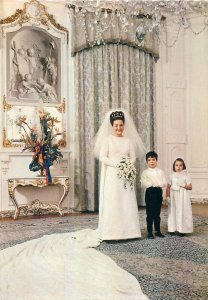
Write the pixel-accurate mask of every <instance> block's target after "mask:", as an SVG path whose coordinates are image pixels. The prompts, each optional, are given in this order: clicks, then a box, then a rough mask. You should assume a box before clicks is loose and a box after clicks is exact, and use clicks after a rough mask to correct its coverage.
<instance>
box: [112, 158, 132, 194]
mask: <svg viewBox="0 0 208 300" xmlns="http://www.w3.org/2000/svg"><path fill="white" fill-rule="evenodd" d="M117 170H118V173H117V175H118V177H119V178H121V179H123V181H124V188H125V189H127V183H128V184H129V185H130V187H131V189H133V187H134V184H135V180H136V168H135V166H134V165H133V164H132V163H131V161H130V159H129V158H122V160H121V161H120V163H119V164H118V165H117Z"/></svg>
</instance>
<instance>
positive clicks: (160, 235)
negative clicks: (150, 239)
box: [155, 231, 165, 238]
mask: <svg viewBox="0 0 208 300" xmlns="http://www.w3.org/2000/svg"><path fill="white" fill-rule="evenodd" d="M155 235H156V236H158V237H160V238H164V237H165V236H164V234H162V233H161V232H160V231H159V232H155Z"/></svg>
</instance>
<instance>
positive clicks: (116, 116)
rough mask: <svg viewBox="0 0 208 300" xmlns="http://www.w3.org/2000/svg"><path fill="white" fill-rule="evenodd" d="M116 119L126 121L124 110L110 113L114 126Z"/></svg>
mask: <svg viewBox="0 0 208 300" xmlns="http://www.w3.org/2000/svg"><path fill="white" fill-rule="evenodd" d="M115 120H122V121H123V122H125V117H124V113H123V112H122V111H114V112H112V113H111V114H110V123H111V125H112V126H113V122H114V121H115Z"/></svg>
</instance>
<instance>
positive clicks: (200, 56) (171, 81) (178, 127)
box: [157, 18, 208, 202]
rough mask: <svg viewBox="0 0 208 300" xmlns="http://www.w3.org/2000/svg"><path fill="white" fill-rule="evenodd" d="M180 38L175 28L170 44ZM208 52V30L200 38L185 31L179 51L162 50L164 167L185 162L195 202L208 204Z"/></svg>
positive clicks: (159, 67) (160, 102) (161, 144)
mask: <svg viewBox="0 0 208 300" xmlns="http://www.w3.org/2000/svg"><path fill="white" fill-rule="evenodd" d="M200 22H201V21H200V19H199V18H198V19H194V30H196V31H197V30H200V29H201V28H203V26H204V25H203V23H200ZM192 24H193V23H192ZM174 36H175V31H174V28H171V29H169V32H168V40H169V41H171V40H173V39H174ZM207 49H208V33H207V31H204V32H203V33H201V34H199V35H194V34H193V33H192V32H191V31H190V30H185V31H184V34H181V33H180V35H179V39H178V40H177V42H176V44H175V45H174V46H173V47H171V48H168V47H165V46H164V44H163V45H162V46H161V51H160V60H159V61H158V63H157V77H158V78H157V98H158V106H159V107H160V108H162V112H160V113H159V114H157V115H160V122H158V133H160V136H158V152H159V154H160V153H162V156H161V158H162V161H160V164H161V165H162V167H163V169H164V170H165V172H166V174H169V173H170V172H171V170H172V164H173V161H174V159H175V158H176V157H178V156H179V157H182V158H184V160H185V162H186V165H187V169H188V170H189V172H190V175H191V178H192V183H193V191H192V200H193V201H195V202H202V201H207V200H208V188H207V187H208V160H207V153H208V134H207V128H208V101H207V99H208V87H207V86H208V85H207V78H208V55H207ZM161 117H162V118H161ZM161 136H162V137H161Z"/></svg>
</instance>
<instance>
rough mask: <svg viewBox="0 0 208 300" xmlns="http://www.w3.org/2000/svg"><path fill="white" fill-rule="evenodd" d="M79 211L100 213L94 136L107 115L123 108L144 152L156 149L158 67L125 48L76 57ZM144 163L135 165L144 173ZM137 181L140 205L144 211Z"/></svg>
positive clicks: (112, 47)
mask: <svg viewBox="0 0 208 300" xmlns="http://www.w3.org/2000/svg"><path fill="white" fill-rule="evenodd" d="M75 103H76V105H75V114H76V118H75V119H76V126H75V127H76V129H75V137H76V138H75V147H76V150H75V156H76V159H75V196H76V203H77V207H76V209H78V210H81V211H84V210H90V211H94V210H96V209H97V208H98V190H99V187H98V185H99V180H98V178H99V164H98V162H97V161H96V160H95V159H94V157H93V155H92V150H93V142H94V136H95V134H96V132H97V130H98V128H99V126H100V124H101V123H102V120H103V118H104V116H105V113H106V112H107V111H108V110H109V109H111V108H115V109H116V108H119V107H122V108H125V109H127V110H128V111H129V112H130V114H131V116H132V117H133V119H134V122H135V124H136V127H137V129H138V131H139V133H140V136H141V138H142V140H143V142H144V144H145V147H146V150H147V151H149V150H151V149H154V145H155V130H156V127H155V61H154V58H153V57H152V55H150V54H148V53H145V52H144V51H142V50H140V49H136V48H133V47H131V46H127V45H117V44H107V45H101V46H95V47H93V48H91V49H85V50H82V51H80V52H77V53H76V56H75ZM144 164H145V159H144V157H143V158H141V160H140V162H138V163H137V168H138V170H140V171H141V169H143V167H144ZM140 171H139V174H138V176H137V190H138V204H139V205H143V204H144V203H143V201H144V200H143V199H142V196H141V195H142V193H141V190H140Z"/></svg>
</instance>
